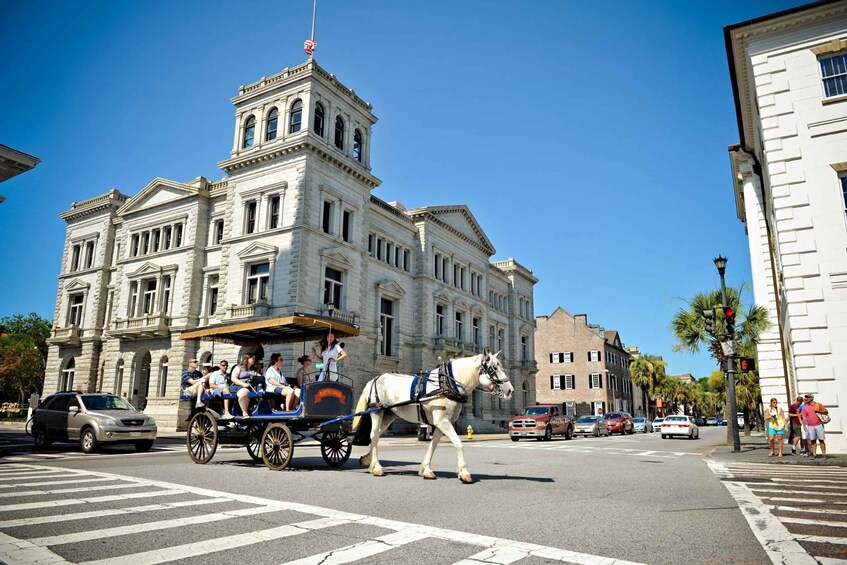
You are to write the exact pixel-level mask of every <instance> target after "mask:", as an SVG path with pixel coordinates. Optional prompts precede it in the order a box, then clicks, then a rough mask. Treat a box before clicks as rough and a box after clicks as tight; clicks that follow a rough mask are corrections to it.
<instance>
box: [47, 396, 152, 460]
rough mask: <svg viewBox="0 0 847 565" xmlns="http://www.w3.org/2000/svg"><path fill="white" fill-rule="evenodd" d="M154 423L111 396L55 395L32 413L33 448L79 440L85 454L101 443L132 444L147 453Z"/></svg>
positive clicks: (150, 445)
mask: <svg viewBox="0 0 847 565" xmlns="http://www.w3.org/2000/svg"><path fill="white" fill-rule="evenodd" d="M156 431H157V429H156V421H155V420H154V419H153V418H151V417H150V416H146V415H144V414H142V413H141V412H139V411H138V410H136V409H135V408H134V407H133V406H132V405H131V404H129V403H128V402H127V401H126V400H124V399H122V398H119V397H117V396H115V395H113V394H103V393H99V392H97V393H80V392H57V393H56V394H52V395H50V396H48V397H47V398H45V399H44V400H43V401H42V402H41V404H39V405H38V408H36V409H35V411H34V412H33V413H32V432H31V433H32V436H33V438H35V448H36V449H48V448H49V447H50V445H52V443H53V442H54V441H60V442H61V441H79V445H80V447H81V448H82V450H83V451H84V452H85V453H92V452H94V451H97V448H98V447H100V444H103V443H132V444H135V449H136V451H148V450H149V449H150V448H151V447H153V442H154V441H155V440H156Z"/></svg>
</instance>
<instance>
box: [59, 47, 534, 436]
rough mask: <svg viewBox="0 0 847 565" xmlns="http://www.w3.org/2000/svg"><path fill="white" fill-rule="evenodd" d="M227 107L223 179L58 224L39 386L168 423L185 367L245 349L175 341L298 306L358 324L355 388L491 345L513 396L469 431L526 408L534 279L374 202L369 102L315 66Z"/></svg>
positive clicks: (455, 210) (472, 413) (478, 400)
mask: <svg viewBox="0 0 847 565" xmlns="http://www.w3.org/2000/svg"><path fill="white" fill-rule="evenodd" d="M232 102H233V104H234V106H235V123H234V126H235V127H234V131H233V138H232V151H231V154H230V156H229V158H227V159H226V160H224V161H222V162H221V163H219V166H220V167H221V169H222V170H223V171H225V172H226V173H227V174H228V176H227V178H225V179H224V180H221V181H219V182H209V181H207V180H206V179H205V178H202V177H200V178H197V179H195V180H193V181H190V182H187V183H181V182H174V181H170V180H166V179H160V178H157V179H155V180H153V181H152V182H151V183H150V184H148V185H147V186H146V187H144V188H143V189H142V190H141V191H140V192H138V194H136V195H135V196H134V197H128V196H125V195H123V194H121V193H120V192H118V191H116V190H112V191H110V192H108V193H107V194H104V195H102V196H99V197H96V198H92V199H90V200H87V201H85V202H80V203H74V204H72V205H71V209H70V210H69V211H67V212H65V213H64V214H62V218H63V219H64V220H65V221H66V222H67V224H68V227H67V236H66V240H65V253H64V262H63V265H62V269H61V274H60V275H59V289H58V293H57V298H56V309H55V313H54V332H53V337H52V339H51V340H50V343H51V347H50V354H49V360H48V366H47V377H46V379H45V391H47V392H50V391H54V390H60V389H68V388H82V389H87V390H103V391H113V392H115V393H116V394H119V395H122V396H124V397H126V398H128V399H130V400H131V401H132V402H134V403H135V404H136V405H139V406H146V409H145V410H146V412H147V413H149V414H152V415H154V416H155V417H157V419H158V421H159V423H160V425H161V426H163V427H164V428H172V427H174V426H175V424H176V405H177V399H178V396H179V376H180V373H181V371H182V369H183V368H184V367H185V366H186V363H187V361H188V359H189V358H191V357H195V356H197V357H198V358H200V359H201V362H207V363H208V362H211V360H212V356H213V355H214V360H215V361H219V360H221V359H227V360H229V361H230V364H232V363H233V362H234V361H235V360H236V358H237V357H239V356H240V355H241V354H242V353H243V352H244V351H243V350H242V349H241V348H238V347H236V346H226V345H221V344H220V343H217V344H214V345H213V344H212V343H211V342H205V341H201V342H198V341H191V340H188V341H184V340H180V335H181V334H182V333H183V332H185V331H188V330H192V329H196V328H198V327H205V326H209V325H214V324H219V323H223V322H231V321H233V320H238V319H243V320H245V321H246V320H251V319H262V318H267V317H271V316H283V315H288V314H292V313H295V312H301V313H308V314H323V315H328V314H332V315H333V316H335V317H337V318H340V319H343V320H345V321H348V322H352V323H356V324H358V325H359V326H360V329H361V335H360V336H359V337H356V338H352V339H347V340H345V341H346V349H347V350H348V353H349V355H350V358H349V359H348V360H347V361H345V362H344V365H345V366H344V368H343V370H344V372H345V373H346V374H347V375H348V376H350V377H352V378H353V379H354V382H355V384H356V386H357V388H358V389H359V390H361V386H362V385H363V384H364V383H365V382H366V381H367V380H368V379H370V378H371V377H373V376H374V375H376V374H380V373H382V372H386V371H401V372H418V371H421V370H424V369H427V368H431V367H433V366H434V365H435V364H436V362H437V359H438V357H439V356H442V357H444V358H445V359H446V358H449V357H452V356H461V355H463V354H470V353H472V352H476V351H480V350H481V349H482V347H483V346H490V347H491V348H493V349H495V350H502V353H501V359H502V360H503V361H504V362H505V365H506V367H507V370H508V373H509V374H510V376H511V377H512V379H513V382H514V385H515V387H516V389H517V391H518V392H517V394H516V398H515V400H513V401H512V402H510V403H504V402H502V401H500V400H498V399H496V398H494V397H491V398H489V397H487V396H486V397H483V396H475V397H474V399H473V402H469V403H468V407H467V410H466V416H465V418H466V421H467V422H471V423H473V425H474V428H475V429H482V430H484V429H486V428H493V427H497V428H499V427H501V426H503V425H505V423H506V422H508V420H509V418H510V415H511V414H512V413H513V412H514V411H515V410H516V408H517V405H518V404H523V403H529V402H530V401H533V402H534V392H533V390H532V384H533V383H534V372H535V363H534V360H533V349H534V348H533V345H532V343H531V340H532V338H533V334H534V330H535V321H534V314H533V307H532V305H533V288H534V285H535V283H536V282H537V279H536V278H535V277H533V275H532V273H531V271H529V270H528V269H526V268H525V267H523V266H521V265H520V264H519V263H518V262H516V261H515V260H513V259H508V260H505V261H497V262H493V263H492V262H491V257H492V256H493V255H494V253H495V250H494V247H493V245H492V244H491V242H490V241H489V240H488V238H487V237H486V235H485V233H484V232H483V230H482V228H481V227H480V225H479V224H478V223H477V221H476V219H475V218H474V216H473V214H471V212H470V210H469V209H468V208H467V207H466V206H464V205H455V206H427V207H423V208H418V209H414V210H406V209H405V208H404V207H403V206H402V205H400V204H399V203H387V202H384V201H382V200H380V199H378V198H376V197H374V196H372V195H371V191H372V190H373V189H374V188H375V187H377V186H378V185H379V184H380V181H379V179H377V178H376V177H375V176H374V175H373V174H372V173H371V164H370V155H371V139H372V137H371V128H372V127H373V125H374V124H375V123H376V121H377V120H376V117H375V116H374V115H373V113H372V112H371V105H370V104H368V103H367V102H365V101H364V100H362V99H361V98H359V97H358V96H357V95H356V94H355V93H354V92H353V91H352V90H351V89H349V88H347V87H346V86H344V85H343V84H341V83H340V82H339V81H338V80H337V79H336V78H335V76H334V75H331V74H329V73H327V72H326V71H325V70H323V69H322V68H321V67H320V66H318V65H317V63H315V62H314V61H313V60H309V61H308V62H307V63H305V64H303V65H300V66H298V67H294V68H290V69H285V70H284V71H282V72H281V73H279V74H277V75H274V76H272V77H269V78H263V79H262V80H261V81H260V82H257V83H255V84H251V85H249V86H245V87H241V88H240V89H239V92H238V95H237V96H236V97H235V98H233V99H232ZM504 220H505V218H504ZM328 305H331V306H328ZM312 345H313V344H312V343H309V344H306V345H305V346H304V345H302V344H300V345H297V346H293V345H279V346H266V347H263V348H261V350H260V351H259V357H260V359H262V358H263V359H265V360H267V358H268V357H269V356H270V354H271V353H272V352H273V351H279V352H281V353H282V354H283V356H284V358H285V360H286V361H285V365H284V369H285V371H287V372H289V373H293V371H294V370H295V369H296V366H297V365H296V364H295V362H294V359H295V358H296V357H298V356H299V355H301V354H302V353H303V352H304V351H308V350H309V349H310V347H311V346H312ZM198 347H199V348H198Z"/></svg>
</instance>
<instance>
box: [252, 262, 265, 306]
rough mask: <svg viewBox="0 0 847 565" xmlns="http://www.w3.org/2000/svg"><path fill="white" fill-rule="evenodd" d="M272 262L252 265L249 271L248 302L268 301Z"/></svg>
mask: <svg viewBox="0 0 847 565" xmlns="http://www.w3.org/2000/svg"><path fill="white" fill-rule="evenodd" d="M270 271H271V265H270V263H258V264H256V265H250V267H249V268H248V271H247V304H256V303H257V302H267V300H268V281H269V280H270Z"/></svg>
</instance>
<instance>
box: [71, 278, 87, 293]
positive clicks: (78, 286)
mask: <svg viewBox="0 0 847 565" xmlns="http://www.w3.org/2000/svg"><path fill="white" fill-rule="evenodd" d="M89 288H91V284H89V283H87V282H83V281H81V280H79V279H74V280H72V281H71V282H70V283H69V284H67V285H65V290H66V291H68V292H73V291H75V290H88V289H89Z"/></svg>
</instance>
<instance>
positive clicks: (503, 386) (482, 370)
mask: <svg viewBox="0 0 847 565" xmlns="http://www.w3.org/2000/svg"><path fill="white" fill-rule="evenodd" d="M498 355H500V352H499V351H498V352H497V353H493V354H492V353H491V352H490V351H488V350H487V349H486V350H485V352H484V353H483V354H482V355H481V357H482V362H481V363H480V366H479V384H481V385H482V386H484V387H485V388H487V389H488V390H489V391H490V392H491V393H492V394H497V395H499V396H500V397H501V398H505V399H506V400H508V399H510V398H512V393H513V392H515V388H514V387H513V386H512V383H510V382H509V376H508V375H507V374H506V373H505V372H504V371H503V365H501V364H500V360H499V359H497V356H498Z"/></svg>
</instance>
